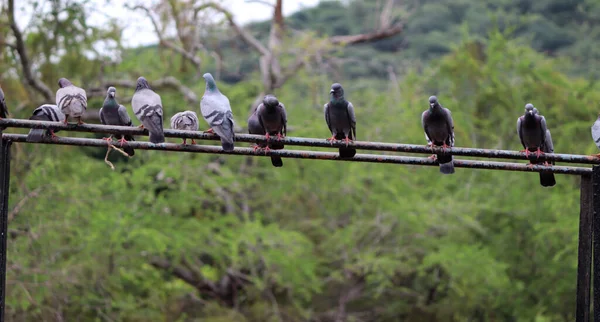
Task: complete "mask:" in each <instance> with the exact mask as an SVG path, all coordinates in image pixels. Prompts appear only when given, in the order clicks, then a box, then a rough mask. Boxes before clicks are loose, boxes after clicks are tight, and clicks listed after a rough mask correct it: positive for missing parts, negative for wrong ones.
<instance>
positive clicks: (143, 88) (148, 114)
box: [131, 76, 165, 143]
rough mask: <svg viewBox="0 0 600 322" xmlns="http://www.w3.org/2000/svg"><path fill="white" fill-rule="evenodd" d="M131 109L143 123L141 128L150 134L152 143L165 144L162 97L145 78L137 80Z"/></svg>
mask: <svg viewBox="0 0 600 322" xmlns="http://www.w3.org/2000/svg"><path fill="white" fill-rule="evenodd" d="M131 107H132V108H133V113H134V114H135V117H137V118H138V120H140V122H141V123H142V125H140V126H139V127H140V128H146V129H147V130H148V132H149V133H150V142H152V143H163V142H165V134H164V132H163V108H162V101H161V100H160V96H159V95H158V94H156V93H155V92H154V91H153V90H152V89H151V88H150V85H148V81H147V80H146V79H145V78H144V77H141V76H140V77H139V78H138V80H137V87H136V88H135V93H133V98H132V99H131Z"/></svg>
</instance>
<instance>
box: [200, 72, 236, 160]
mask: <svg viewBox="0 0 600 322" xmlns="http://www.w3.org/2000/svg"><path fill="white" fill-rule="evenodd" d="M203 77H204V80H205V81H206V88H205V90H204V96H202V100H201V101H200V113H201V114H202V117H204V120H206V123H208V125H209V126H210V129H208V130H206V132H208V133H216V134H217V135H218V136H219V138H221V147H223V150H224V151H233V139H234V133H233V127H234V122H233V112H232V111H231V105H230V104H229V99H228V98H227V96H225V95H223V94H221V92H220V91H219V88H217V84H216V83H215V79H214V78H213V76H212V75H211V74H210V73H206V74H204V75H203Z"/></svg>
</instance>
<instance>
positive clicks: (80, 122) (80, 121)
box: [77, 116, 85, 125]
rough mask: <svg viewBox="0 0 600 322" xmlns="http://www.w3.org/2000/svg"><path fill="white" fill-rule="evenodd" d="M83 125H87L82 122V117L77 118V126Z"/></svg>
mask: <svg viewBox="0 0 600 322" xmlns="http://www.w3.org/2000/svg"><path fill="white" fill-rule="evenodd" d="M81 124H85V123H84V122H83V121H82V120H81V116H80V117H78V118H77V125H81Z"/></svg>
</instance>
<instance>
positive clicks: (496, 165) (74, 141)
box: [2, 133, 592, 175]
mask: <svg viewBox="0 0 600 322" xmlns="http://www.w3.org/2000/svg"><path fill="white" fill-rule="evenodd" d="M2 138H3V139H7V140H11V141H13V142H23V143H27V141H26V140H27V135H24V134H6V133H5V134H2ZM40 143H42V144H60V145H75V146H97V147H107V142H106V141H104V140H99V139H86V138H74V137H60V138H56V139H50V138H47V139H45V140H44V141H42V142H40ZM127 144H129V146H131V147H132V148H134V149H141V150H160V151H175V152H195V153H216V154H232V155H250V156H271V155H277V156H280V157H283V158H296V159H318V160H337V161H350V162H372V163H395V164H413V165H426V166H438V164H437V162H435V161H433V160H431V159H429V158H417V157H405V156H393V155H381V154H357V155H355V156H354V157H353V158H349V159H343V158H340V157H339V154H338V153H334V152H320V151H303V150H271V151H269V152H262V151H260V150H259V151H254V149H251V148H235V149H234V150H233V151H231V152H226V151H223V149H221V146H217V145H183V144H175V143H160V144H154V143H150V142H140V141H134V142H129V143H127ZM454 166H455V167H458V168H473V169H491V170H507V171H523V172H541V171H549V172H553V173H560V174H572V175H590V174H591V173H592V169H590V168H582V167H558V166H552V167H546V166H543V165H534V166H531V167H530V166H528V165H526V164H525V163H508V162H493V161H476V160H454Z"/></svg>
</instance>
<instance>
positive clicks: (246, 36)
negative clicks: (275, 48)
mask: <svg viewBox="0 0 600 322" xmlns="http://www.w3.org/2000/svg"><path fill="white" fill-rule="evenodd" d="M208 8H212V9H214V10H217V11H219V12H220V13H222V14H223V15H225V18H226V19H227V21H228V22H229V25H230V26H231V28H233V30H235V32H236V33H237V34H238V35H239V36H240V37H242V39H243V40H244V42H246V43H247V44H248V45H249V46H251V47H253V48H254V49H256V50H257V51H258V52H259V53H260V54H261V55H268V54H269V53H270V51H269V50H268V49H267V48H266V47H265V46H264V45H263V44H261V43H260V41H258V39H256V38H255V37H254V36H252V35H251V34H250V33H249V32H247V31H246V30H244V29H243V28H241V27H240V26H239V25H238V24H237V23H236V22H235V21H234V20H233V14H232V13H231V12H229V10H227V9H225V8H223V6H221V5H220V4H218V3H215V2H207V3H205V4H202V5H200V6H198V7H196V9H194V11H195V12H198V11H202V10H204V9H208Z"/></svg>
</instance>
